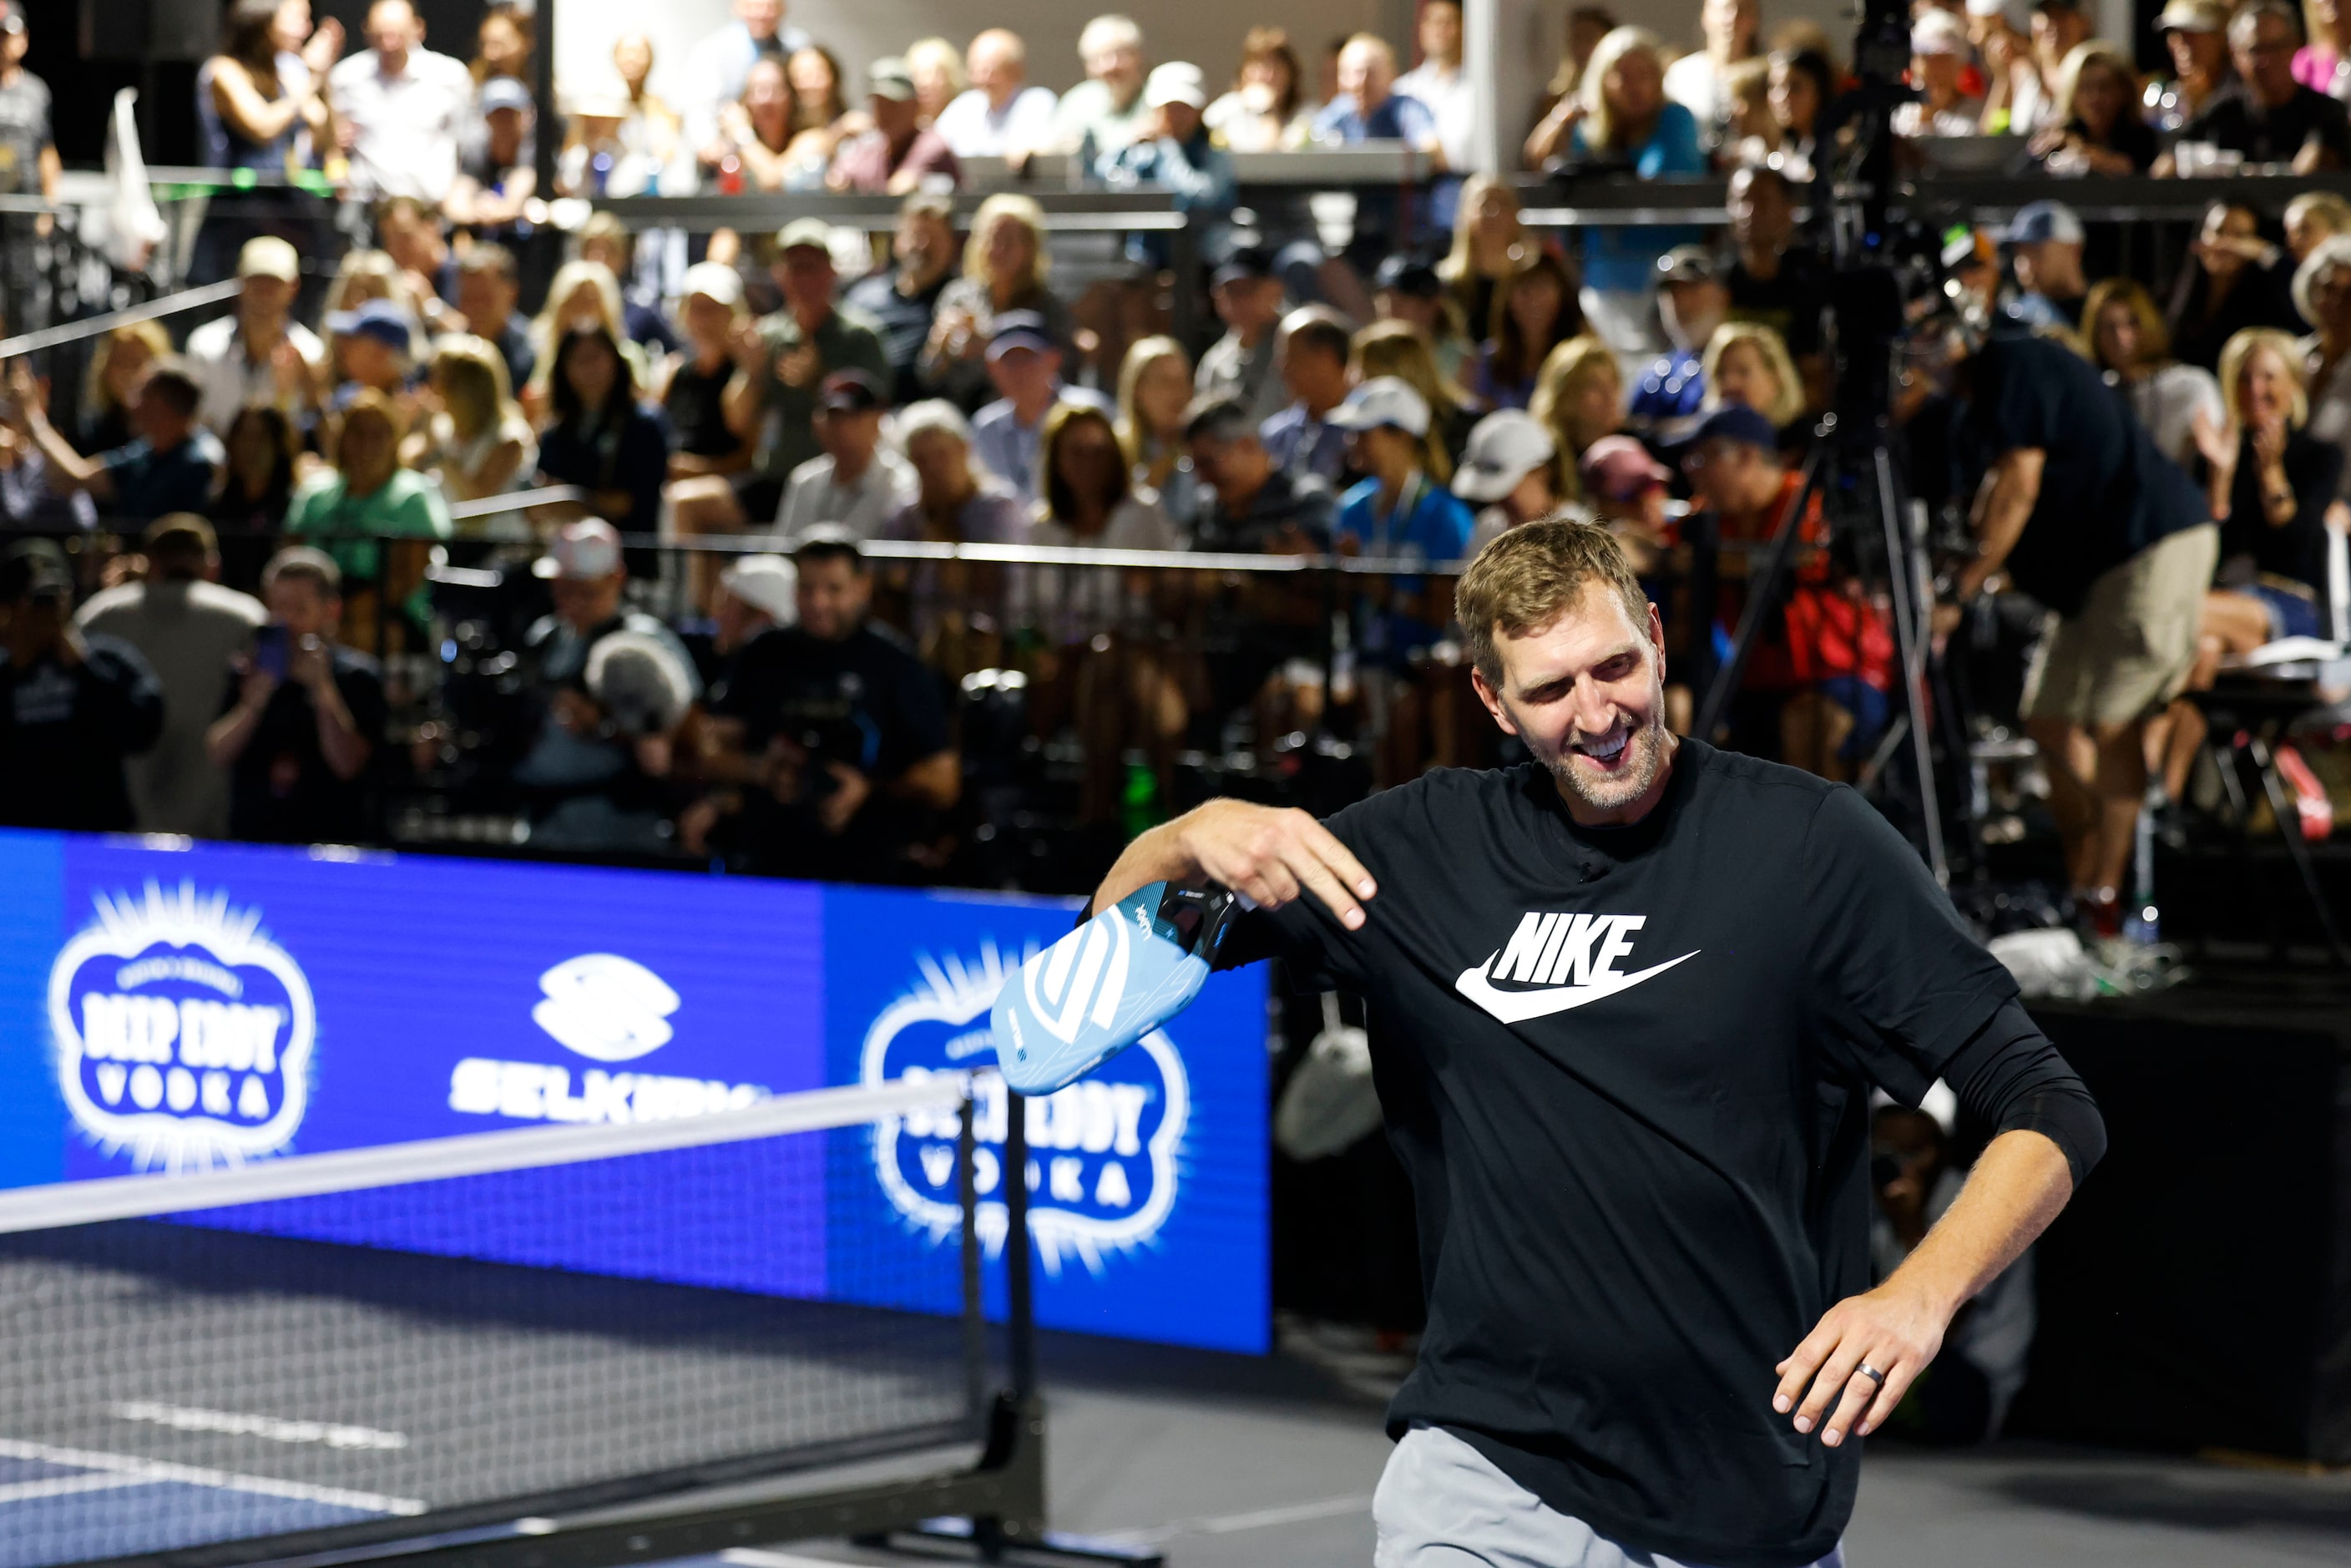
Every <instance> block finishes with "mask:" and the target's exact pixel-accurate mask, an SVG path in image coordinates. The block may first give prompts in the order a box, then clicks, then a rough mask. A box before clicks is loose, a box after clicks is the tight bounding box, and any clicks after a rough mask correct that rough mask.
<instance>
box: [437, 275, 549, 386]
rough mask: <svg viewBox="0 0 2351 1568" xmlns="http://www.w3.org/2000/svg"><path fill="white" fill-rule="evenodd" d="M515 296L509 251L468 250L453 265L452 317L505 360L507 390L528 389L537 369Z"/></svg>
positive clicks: (516, 284)
mask: <svg viewBox="0 0 2351 1568" xmlns="http://www.w3.org/2000/svg"><path fill="white" fill-rule="evenodd" d="M521 297H522V288H521V285H520V283H519V282H518V281H517V278H516V277H515V258H514V252H512V251H510V250H508V249H507V247H506V246H502V245H494V244H489V243H483V244H480V245H476V246H473V247H472V248H470V249H469V250H467V251H466V252H465V258H464V259H463V260H461V261H459V262H458V263H457V314H458V315H459V316H461V317H463V318H464V319H465V330H466V331H468V332H470V333H472V334H473V335H474V336H475V337H476V338H479V339H481V340H483V341H485V342H487V343H492V344H495V345H496V347H497V350H498V358H499V359H501V360H503V361H506V367H507V385H508V386H509V387H514V388H517V389H520V388H522V387H526V386H528V385H529V384H530V381H531V376H532V373H533V372H534V371H537V370H538V350H536V349H534V348H532V347H531V341H530V324H529V322H528V321H527V320H525V319H523V317H522V316H521V315H520V314H519V313H518V312H517V310H516V309H515V303H516V301H517V300H518V299H519V298H521Z"/></svg>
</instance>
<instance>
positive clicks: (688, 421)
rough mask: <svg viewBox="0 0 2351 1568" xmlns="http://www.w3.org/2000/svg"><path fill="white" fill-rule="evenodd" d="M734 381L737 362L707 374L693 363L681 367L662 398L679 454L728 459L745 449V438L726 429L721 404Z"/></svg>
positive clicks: (726, 362)
mask: <svg viewBox="0 0 2351 1568" xmlns="http://www.w3.org/2000/svg"><path fill="white" fill-rule="evenodd" d="M734 379H735V361H732V360H721V361H718V368H717V369H716V371H704V370H703V369H702V368H701V367H700V366H699V365H697V364H695V361H692V360H688V361H685V362H684V364H682V365H680V366H678V368H677V371H676V373H675V374H674V375H672V376H671V377H670V379H669V390H668V391H667V392H664V393H663V394H662V412H663V413H664V414H665V415H667V416H668V419H669V430H670V435H671V437H672V438H673V439H674V441H675V442H676V443H677V450H678V451H680V452H684V453H687V454H689V455H693V456H695V457H725V456H727V455H730V454H733V453H736V452H739V451H741V450H742V448H743V438H742V437H741V436H739V435H737V434H735V433H734V432H733V431H731V430H729V429H727V428H726V409H725V407H724V405H723V403H722V402H721V399H722V398H723V397H724V395H725V393H726V383H727V382H730V381H732V380H734Z"/></svg>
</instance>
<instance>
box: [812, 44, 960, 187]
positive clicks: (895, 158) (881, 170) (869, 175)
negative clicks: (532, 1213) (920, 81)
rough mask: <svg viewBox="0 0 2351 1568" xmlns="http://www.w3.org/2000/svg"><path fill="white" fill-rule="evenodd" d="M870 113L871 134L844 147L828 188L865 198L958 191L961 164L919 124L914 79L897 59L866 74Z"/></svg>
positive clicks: (829, 176) (940, 140) (830, 173)
mask: <svg viewBox="0 0 2351 1568" xmlns="http://www.w3.org/2000/svg"><path fill="white" fill-rule="evenodd" d="M865 106H866V112H867V113H868V114H869V115H870V116H872V120H873V129H872V130H871V131H866V132H865V133H864V134H863V135H862V136H856V137H852V138H851V139H850V140H849V141H844V142H842V143H841V146H840V148H839V150H837V151H836V152H834V153H833V155H832V167H831V169H829V170H827V171H826V172H825V176H824V183H825V186H826V188H827V189H829V190H834V191H855V192H858V193H861V194H863V195H869V196H872V195H892V196H904V195H906V194H908V193H911V192H914V191H916V190H934V189H936V190H948V191H952V190H954V189H955V188H956V186H957V185H959V184H961V183H963V165H962V164H961V163H959V162H956V155H955V149H954V148H952V147H949V146H948V145H947V142H946V137H944V136H941V135H940V134H939V133H938V131H936V130H935V129H930V128H926V127H925V126H924V125H923V124H922V122H921V117H922V110H921V109H920V108H919V107H918V106H917V105H916V104H915V102H914V75H913V73H912V72H910V71H908V70H907V68H906V62H905V61H904V60H903V59H901V58H899V57H897V56H895V55H890V56H885V57H883V58H881V59H878V60H875V61H874V62H873V63H872V65H871V66H868V67H867V68H866V69H865Z"/></svg>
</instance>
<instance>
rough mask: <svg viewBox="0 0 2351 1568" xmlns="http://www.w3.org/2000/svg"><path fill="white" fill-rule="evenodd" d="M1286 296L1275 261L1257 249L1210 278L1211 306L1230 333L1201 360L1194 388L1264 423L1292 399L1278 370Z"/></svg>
mask: <svg viewBox="0 0 2351 1568" xmlns="http://www.w3.org/2000/svg"><path fill="white" fill-rule="evenodd" d="M1281 297H1282V285H1281V279H1280V277H1276V276H1275V275H1274V270H1273V258H1272V257H1271V256H1269V255H1267V254H1266V252H1265V251H1264V250H1263V249H1262V248H1261V247H1259V246H1240V247H1239V248H1238V249H1236V250H1235V251H1234V252H1233V253H1232V255H1230V256H1228V257H1226V258H1225V260H1224V261H1223V262H1222V263H1221V264H1220V265H1219V266H1218V267H1217V270H1216V271H1215V272H1214V273H1213V274H1211V275H1210V277H1209V280H1208V298H1209V302H1210V303H1211V304H1213V305H1214V306H1215V307H1216V311H1217V320H1219V321H1221V322H1223V323H1224V327H1225V333H1224V336H1223V337H1221V338H1218V339H1217V340H1216V341H1215V342H1213V343H1211V344H1209V345H1208V349H1207V352H1206V353H1204V354H1202V355H1201V356H1200V368H1199V371H1198V372H1197V373H1196V376H1195V377H1194V382H1193V384H1194V386H1195V388H1196V391H1197V392H1199V394H1200V395H1201V396H1202V397H1217V398H1232V399H1235V400H1237V401H1238V402H1239V403H1240V404H1241V406H1242V407H1244V408H1246V409H1247V410H1249V417H1250V418H1251V419H1252V420H1254V421H1256V422H1257V423H1260V424H1261V423H1264V422H1265V421H1267V420H1269V419H1271V418H1272V417H1273V416H1274V415H1275V414H1276V413H1280V410H1281V407H1282V405H1283V403H1284V402H1285V401H1286V394H1285V392H1284V390H1283V387H1282V384H1281V377H1280V376H1279V375H1278V374H1276V373H1275V371H1274V345H1275V340H1276V338H1277V337H1278V336H1279V332H1278V329H1279V328H1280V325H1281Z"/></svg>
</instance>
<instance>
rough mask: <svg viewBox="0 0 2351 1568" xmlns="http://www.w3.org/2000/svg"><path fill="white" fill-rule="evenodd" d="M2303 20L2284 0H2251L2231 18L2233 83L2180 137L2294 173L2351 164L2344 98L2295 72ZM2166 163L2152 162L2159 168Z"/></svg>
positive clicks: (2350, 137)
mask: <svg viewBox="0 0 2351 1568" xmlns="http://www.w3.org/2000/svg"><path fill="white" fill-rule="evenodd" d="M2301 39H2302V25H2301V23H2300V22H2298V21H2296V20H2295V19H2294V12H2293V10H2292V9H2291V8H2290V7H2288V6H2287V5H2285V4H2284V0H2253V3H2252V5H2247V6H2245V7H2244V8H2243V9H2241V10H2240V11H2239V12H2237V14H2236V15H2235V16H2232V17H2231V19H2230V22H2229V53H2230V57H2231V59H2233V60H2234V61H2235V62H2236V67H2237V77H2238V84H2237V86H2236V88H2235V89H2233V90H2226V91H2221V92H2217V93H2215V94H2213V96H2212V98H2211V99H2210V102H2208V103H2207V104H2205V106H2204V108H2203V110H2202V111H2201V112H2199V114H2198V115H2197V116H2196V118H2195V119H2193V120H2189V122H2188V123H2187V124H2186V125H2184V126H2182V127H2181V128H2180V131H2179V140H2180V141H2203V142H2210V143H2211V144H2212V145H2213V146H2215V147H2218V148H2220V150H2221V151H2222V152H2237V153H2241V154H2242V155H2243V156H2244V160H2245V162H2248V163H2285V164H2290V165H2292V167H2293V169H2294V172H2295V173H2297V174H2307V173H2311V172H2314V171H2315V170H2319V169H2340V168H2342V167H2343V166H2344V165H2345V164H2346V163H2351V117H2346V111H2345V110H2344V107H2343V105H2341V104H2340V103H2337V102H2336V101H2335V99H2331V98H2329V97H2327V96H2326V95H2325V93H2323V92H2316V91H2314V90H2312V89H2309V88H2306V87H2304V86H2303V85H2302V83H2300V82H2298V81H2296V80H2294V47H2295V46H2296V45H2298V44H2299V43H2300V42H2301ZM2157 172H2158V173H2168V172H2171V171H2170V169H2168V168H2167V167H2165V166H2164V165H2161V164H2158V166H2157Z"/></svg>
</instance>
